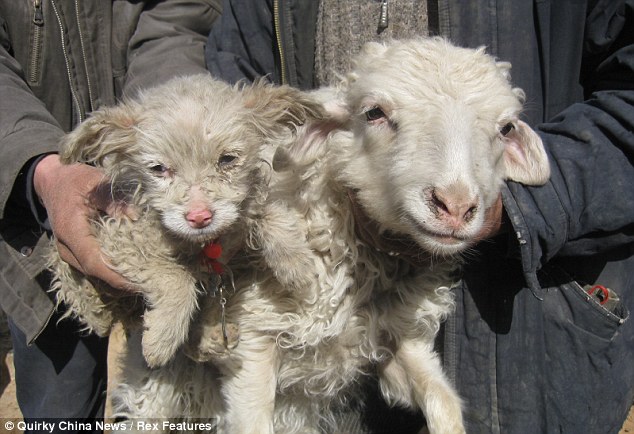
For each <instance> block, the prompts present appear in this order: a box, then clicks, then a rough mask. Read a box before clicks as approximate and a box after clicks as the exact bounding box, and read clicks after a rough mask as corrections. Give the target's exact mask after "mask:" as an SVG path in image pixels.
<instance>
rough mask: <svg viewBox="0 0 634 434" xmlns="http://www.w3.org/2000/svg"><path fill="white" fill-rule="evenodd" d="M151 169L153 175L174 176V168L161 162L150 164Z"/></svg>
mask: <svg viewBox="0 0 634 434" xmlns="http://www.w3.org/2000/svg"><path fill="white" fill-rule="evenodd" d="M150 171H151V172H152V174H153V175H155V176H161V177H163V178H168V177H170V176H172V169H170V168H169V167H167V166H165V165H164V164H160V163H159V164H154V165H152V166H150Z"/></svg>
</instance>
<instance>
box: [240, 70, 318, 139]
mask: <svg viewBox="0 0 634 434" xmlns="http://www.w3.org/2000/svg"><path fill="white" fill-rule="evenodd" d="M243 92H244V95H245V103H244V104H245V107H246V108H248V109H251V110H252V112H253V114H254V116H253V119H254V120H255V122H257V123H258V125H257V126H258V128H259V129H260V130H263V131H266V130H271V129H274V130H275V129H278V128H276V127H279V126H282V127H284V128H289V129H294V128H296V127H298V126H299V125H303V124H304V123H306V122H307V121H309V120H315V119H322V118H323V117H324V114H323V109H322V106H321V104H320V103H319V102H318V101H316V100H315V99H314V98H312V97H311V96H310V94H308V93H305V92H302V91H300V90H298V89H295V88H292V87H290V86H275V85H271V84H267V83H265V82H263V81H260V82H257V83H255V84H254V85H253V86H251V87H246V88H244V89H243Z"/></svg>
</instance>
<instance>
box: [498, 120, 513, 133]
mask: <svg viewBox="0 0 634 434" xmlns="http://www.w3.org/2000/svg"><path fill="white" fill-rule="evenodd" d="M513 128H515V126H514V125H513V123H512V122H509V123H508V124H506V125H504V126H503V127H502V128H500V134H502V135H503V136H506V135H507V134H508V133H510V132H511V131H512V130H513Z"/></svg>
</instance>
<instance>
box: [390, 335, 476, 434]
mask: <svg viewBox="0 0 634 434" xmlns="http://www.w3.org/2000/svg"><path fill="white" fill-rule="evenodd" d="M381 391H382V392H383V394H384V396H385V397H386V399H387V400H388V401H392V402H394V401H399V402H401V403H405V404H409V405H417V406H418V407H420V408H421V409H422V411H423V413H424V414H425V418H426V420H427V427H428V429H429V432H430V433H431V434H461V433H464V432H465V429H464V424H463V421H462V409H461V404H460V398H459V397H458V394H457V393H456V392H455V390H454V389H453V387H452V386H451V384H449V381H448V380H447V378H446V377H445V375H444V373H443V370H442V365H441V362H440V358H439V357H438V355H437V354H436V353H435V352H434V349H433V342H425V341H422V340H421V341H414V340H407V341H403V342H401V343H400V345H399V348H398V349H397V350H396V352H395V353H394V358H393V359H392V360H390V361H389V362H388V363H387V364H386V365H385V366H384V367H383V369H382V372H381Z"/></svg>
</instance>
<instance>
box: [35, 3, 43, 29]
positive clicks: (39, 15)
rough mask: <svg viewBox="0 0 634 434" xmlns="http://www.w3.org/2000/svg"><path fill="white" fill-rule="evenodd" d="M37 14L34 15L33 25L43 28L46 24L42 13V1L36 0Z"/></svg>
mask: <svg viewBox="0 0 634 434" xmlns="http://www.w3.org/2000/svg"><path fill="white" fill-rule="evenodd" d="M33 6H34V7H35V14H34V15H33V24H35V25H36V26H41V25H42V24H44V14H43V13H42V0H34V1H33Z"/></svg>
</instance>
